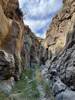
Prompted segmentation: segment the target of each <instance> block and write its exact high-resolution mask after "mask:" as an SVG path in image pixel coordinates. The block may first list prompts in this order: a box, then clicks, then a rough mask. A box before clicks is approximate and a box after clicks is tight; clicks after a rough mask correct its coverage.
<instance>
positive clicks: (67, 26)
mask: <svg viewBox="0 0 75 100" xmlns="http://www.w3.org/2000/svg"><path fill="white" fill-rule="evenodd" d="M74 24H75V1H74V0H64V1H63V8H62V10H61V11H60V12H59V13H58V14H57V15H56V16H55V17H54V18H53V21H52V23H51V25H50V28H49V29H48V31H47V34H46V39H45V45H46V46H47V47H48V48H49V50H51V51H52V53H53V54H55V53H58V52H59V51H61V50H62V48H63V47H64V46H65V43H66V37H67V34H68V33H71V31H72V30H73V26H74Z"/></svg>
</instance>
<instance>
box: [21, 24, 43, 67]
mask: <svg viewBox="0 0 75 100" xmlns="http://www.w3.org/2000/svg"><path fill="white" fill-rule="evenodd" d="M40 43H41V42H40V39H38V38H37V37H36V36H35V35H34V33H32V32H31V30H30V29H29V27H28V26H25V27H24V45H23V49H22V55H23V66H24V68H25V67H33V66H37V65H39V64H40V57H41V54H40V51H41V46H40Z"/></svg>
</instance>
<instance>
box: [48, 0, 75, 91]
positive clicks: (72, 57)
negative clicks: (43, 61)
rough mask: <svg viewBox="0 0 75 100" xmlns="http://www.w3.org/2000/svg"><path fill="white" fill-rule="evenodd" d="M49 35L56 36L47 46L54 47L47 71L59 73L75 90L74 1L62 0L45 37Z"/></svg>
mask: <svg viewBox="0 0 75 100" xmlns="http://www.w3.org/2000/svg"><path fill="white" fill-rule="evenodd" d="M59 33H60V34H59ZM49 36H52V37H53V39H54V36H57V38H56V41H55V44H53V45H51V46H50V47H49V48H50V49H52V50H53V48H54V51H52V52H53V53H54V54H55V56H54V57H52V59H51V61H50V64H49V73H50V74H51V73H52V71H53V70H54V71H56V72H57V73H58V75H59V78H60V80H61V81H62V82H63V83H64V84H66V85H67V86H68V87H69V89H71V90H75V1H74V0H64V8H63V10H62V11H61V12H60V13H59V14H58V15H56V17H55V18H54V19H53V22H52V25H51V28H50V30H49V31H48V33H47V37H49ZM47 39H48V38H47ZM53 41H54V40H53ZM58 41H59V42H58ZM47 43H48V41H47ZM49 43H51V42H49ZM57 44H58V45H57ZM60 46H61V48H60ZM62 48H63V49H62ZM59 49H60V50H61V49H62V50H61V52H59ZM56 51H57V52H58V54H56ZM64 91H65V90H64Z"/></svg>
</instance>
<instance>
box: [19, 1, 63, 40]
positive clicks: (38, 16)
mask: <svg viewBox="0 0 75 100" xmlns="http://www.w3.org/2000/svg"><path fill="white" fill-rule="evenodd" d="M19 5H20V8H21V10H22V11H23V14H24V17H23V18H24V23H25V24H27V25H29V27H30V28H31V30H32V31H33V32H34V33H36V35H37V36H40V37H42V38H44V37H45V33H46V31H47V29H48V27H49V24H50V22H51V20H52V17H53V16H54V15H55V14H56V13H57V11H59V9H60V8H61V7H62V0H19Z"/></svg>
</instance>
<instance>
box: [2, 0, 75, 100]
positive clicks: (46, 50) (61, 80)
mask: <svg viewBox="0 0 75 100" xmlns="http://www.w3.org/2000/svg"><path fill="white" fill-rule="evenodd" d="M36 66H37V68H36ZM38 66H39V67H40V68H39V67H38ZM38 68H39V69H38ZM27 69H31V70H32V72H33V74H32V76H33V78H34V79H35V75H34V74H35V73H34V71H36V69H37V70H40V71H38V72H37V73H39V75H38V76H39V78H40V77H43V80H44V83H45V82H46V81H48V85H49V86H50V84H51V83H52V86H51V88H50V87H48V88H49V89H50V90H51V91H53V93H52V92H49V93H51V95H54V96H53V98H54V97H55V99H53V98H52V97H48V98H47V97H45V98H43V97H40V98H42V99H36V100H74V98H75V1H74V0H63V9H62V10H60V11H59V12H58V14H57V15H56V16H55V17H54V18H53V20H52V23H51V25H50V26H49V29H48V30H47V33H46V38H45V39H41V38H40V37H36V35H35V33H33V32H32V31H31V29H30V28H29V26H27V25H25V24H24V22H23V13H22V11H21V9H20V8H19V3H18V0H13V1H12V0H0V91H1V92H4V93H5V94H6V95H8V94H10V91H11V90H12V88H13V87H14V85H15V84H16V82H17V81H20V79H21V76H22V74H23V71H24V70H27ZM37 80H38V78H37ZM40 80H42V79H40ZM38 83H39V82H38ZM40 86H41V85H38V87H40ZM41 90H42V91H43V88H42V86H41ZM41 90H40V91H41ZM66 91H67V92H66ZM47 92H48V91H47ZM67 93H70V97H71V98H70V97H69V98H68V94H67ZM51 95H50V96H51ZM62 96H63V98H64V99H63V98H62ZM10 98H11V100H14V98H13V99H12V97H10ZM51 98H52V99H51ZM65 98H66V99H65ZM1 100H6V99H1ZM7 100H9V99H7ZM15 100H21V99H15ZM22 100H25V98H24V99H22ZM26 100H29V99H26Z"/></svg>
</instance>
